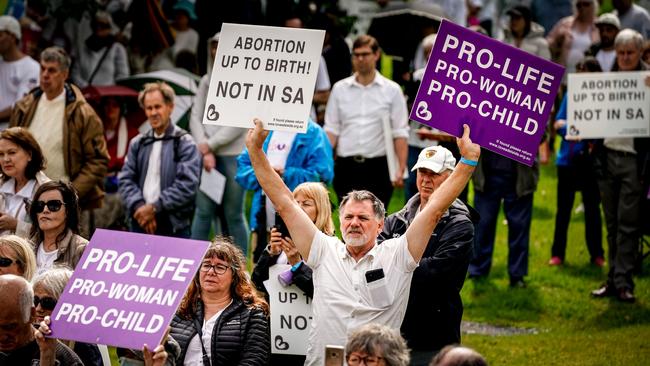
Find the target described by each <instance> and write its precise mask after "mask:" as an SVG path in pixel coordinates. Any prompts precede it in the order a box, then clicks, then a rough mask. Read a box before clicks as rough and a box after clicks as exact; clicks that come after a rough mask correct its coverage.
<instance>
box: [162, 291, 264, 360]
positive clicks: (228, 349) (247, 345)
mask: <svg viewBox="0 0 650 366" xmlns="http://www.w3.org/2000/svg"><path fill="white" fill-rule="evenodd" d="M196 317H197V319H198V320H199V323H200V324H203V302H201V301H199V303H198V311H197V314H196ZM170 334H171V336H172V337H174V339H175V340H176V341H177V342H178V343H179V344H180V346H181V355H180V358H179V360H178V362H179V364H183V362H184V360H185V352H187V346H188V345H189V344H190V340H191V339H192V338H193V337H194V335H196V334H197V331H196V329H195V327H194V320H193V319H183V318H181V317H179V316H178V314H177V315H176V316H174V319H173V320H172V323H171V332H170ZM205 346H206V348H207V347H208V345H207V344H206V345H205ZM209 346H210V349H211V351H210V354H211V356H212V360H211V365H212V366H230V365H246V366H250V365H268V364H269V356H270V354H271V335H270V330H269V320H268V318H267V316H266V315H265V314H264V312H263V311H262V310H261V309H259V308H249V307H247V306H246V305H244V303H243V302H242V301H241V300H238V299H233V302H232V304H230V306H228V307H227V308H226V309H225V310H224V311H223V313H222V314H221V316H220V317H219V319H218V320H217V322H216V323H215V325H214V329H213V332H212V341H211V342H210V345H209Z"/></svg>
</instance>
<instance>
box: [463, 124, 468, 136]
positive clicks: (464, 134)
mask: <svg viewBox="0 0 650 366" xmlns="http://www.w3.org/2000/svg"><path fill="white" fill-rule="evenodd" d="M462 138H463V140H465V139H469V125H468V124H466V123H464V124H463V137H462Z"/></svg>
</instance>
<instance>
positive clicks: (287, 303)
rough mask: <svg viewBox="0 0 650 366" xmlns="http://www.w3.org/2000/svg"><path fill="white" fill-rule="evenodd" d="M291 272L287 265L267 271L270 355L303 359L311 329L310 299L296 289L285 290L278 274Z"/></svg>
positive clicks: (293, 286)
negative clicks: (292, 356)
mask: <svg viewBox="0 0 650 366" xmlns="http://www.w3.org/2000/svg"><path fill="white" fill-rule="evenodd" d="M289 269H291V266H290V265H288V264H276V265H274V266H271V268H269V279H268V280H266V281H264V287H266V291H268V293H269V299H270V302H271V304H270V306H271V353H280V354H288V355H306V354H307V344H308V340H309V328H310V327H311V320H312V311H311V297H309V296H307V295H306V294H305V293H304V292H302V290H300V289H299V288H298V287H297V286H296V285H291V286H287V287H284V286H283V285H282V284H281V283H280V282H279V281H278V274H280V273H282V272H284V271H286V270H289Z"/></svg>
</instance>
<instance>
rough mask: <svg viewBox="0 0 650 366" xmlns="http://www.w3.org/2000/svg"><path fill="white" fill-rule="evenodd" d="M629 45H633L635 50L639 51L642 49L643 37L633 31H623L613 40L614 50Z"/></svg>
mask: <svg viewBox="0 0 650 366" xmlns="http://www.w3.org/2000/svg"><path fill="white" fill-rule="evenodd" d="M630 43H631V44H633V45H634V47H635V48H636V49H637V50H639V51H641V50H642V49H643V36H642V35H641V33H639V32H637V31H635V30H634V29H629V28H627V29H623V30H622V31H620V32H618V34H617V35H616V38H615V39H614V48H618V47H619V46H622V45H626V44H630Z"/></svg>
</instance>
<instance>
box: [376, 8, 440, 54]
mask: <svg viewBox="0 0 650 366" xmlns="http://www.w3.org/2000/svg"><path fill="white" fill-rule="evenodd" d="M444 17H446V16H445V13H444V12H443V10H442V8H441V7H440V6H438V5H433V4H426V3H422V2H415V3H413V2H408V3H407V2H403V1H395V2H393V1H391V2H390V3H389V5H388V6H387V7H386V8H385V9H384V10H383V11H381V12H379V13H377V14H375V15H374V16H373V17H372V21H371V23H370V28H368V34H369V35H371V36H373V37H375V38H376V39H377V41H378V42H379V46H380V47H381V48H382V50H383V51H384V52H385V53H386V54H388V55H391V56H399V57H401V58H402V59H403V60H405V61H408V60H411V59H413V55H414V54H415V50H416V49H417V47H418V45H419V43H420V41H421V40H422V38H423V37H424V35H425V34H424V33H423V30H425V29H428V28H433V29H434V30H436V31H437V29H438V27H439V26H440V22H441V21H442V18H444Z"/></svg>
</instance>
